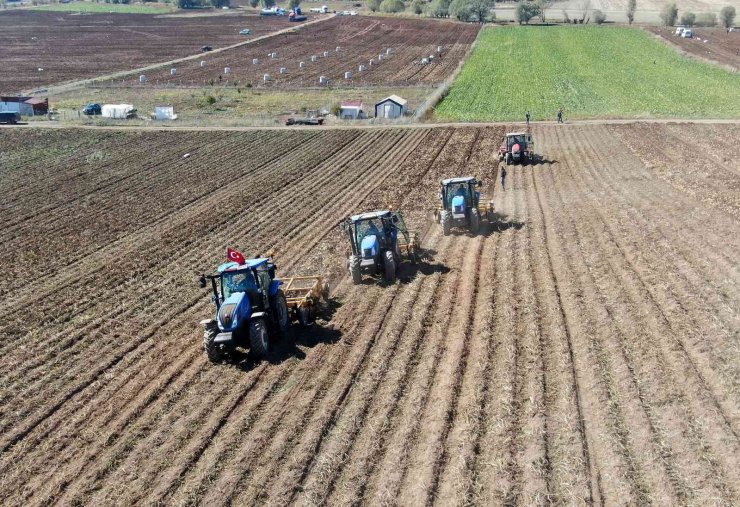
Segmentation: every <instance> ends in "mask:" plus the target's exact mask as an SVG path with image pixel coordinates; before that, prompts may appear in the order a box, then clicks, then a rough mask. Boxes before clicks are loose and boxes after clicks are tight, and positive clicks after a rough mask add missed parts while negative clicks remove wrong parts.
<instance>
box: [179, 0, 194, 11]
mask: <svg viewBox="0 0 740 507" xmlns="http://www.w3.org/2000/svg"><path fill="white" fill-rule="evenodd" d="M196 5H197V3H196V1H195V0H177V6H178V7H179V8H180V9H192V8H193V7H195V6H196Z"/></svg>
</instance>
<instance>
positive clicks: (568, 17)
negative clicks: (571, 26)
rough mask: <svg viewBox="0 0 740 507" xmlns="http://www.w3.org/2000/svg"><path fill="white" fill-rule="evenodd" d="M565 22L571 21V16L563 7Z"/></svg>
mask: <svg viewBox="0 0 740 507" xmlns="http://www.w3.org/2000/svg"><path fill="white" fill-rule="evenodd" d="M563 23H570V16H568V13H567V12H566V11H565V9H563Z"/></svg>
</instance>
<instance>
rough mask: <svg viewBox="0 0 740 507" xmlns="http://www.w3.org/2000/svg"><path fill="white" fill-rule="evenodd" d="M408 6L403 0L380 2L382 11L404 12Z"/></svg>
mask: <svg viewBox="0 0 740 507" xmlns="http://www.w3.org/2000/svg"><path fill="white" fill-rule="evenodd" d="M405 8H406V6H405V5H404V4H403V2H402V1H401V0H383V1H382V2H381V3H380V10H381V11H382V12H388V13H394V12H403V10H404V9H405Z"/></svg>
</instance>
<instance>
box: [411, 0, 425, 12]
mask: <svg viewBox="0 0 740 507" xmlns="http://www.w3.org/2000/svg"><path fill="white" fill-rule="evenodd" d="M411 10H412V11H414V14H417V15H421V14H422V13H423V12H424V2H422V1H421V0H414V3H412V4H411Z"/></svg>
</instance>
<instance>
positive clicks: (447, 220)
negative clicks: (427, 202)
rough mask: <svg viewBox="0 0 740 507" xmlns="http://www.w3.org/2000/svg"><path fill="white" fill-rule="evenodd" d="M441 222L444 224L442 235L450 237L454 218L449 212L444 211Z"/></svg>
mask: <svg viewBox="0 0 740 507" xmlns="http://www.w3.org/2000/svg"><path fill="white" fill-rule="evenodd" d="M440 222H442V234H444V235H445V236H449V235H450V231H451V229H452V216H450V212H449V211H443V212H442V213H441V214H440Z"/></svg>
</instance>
